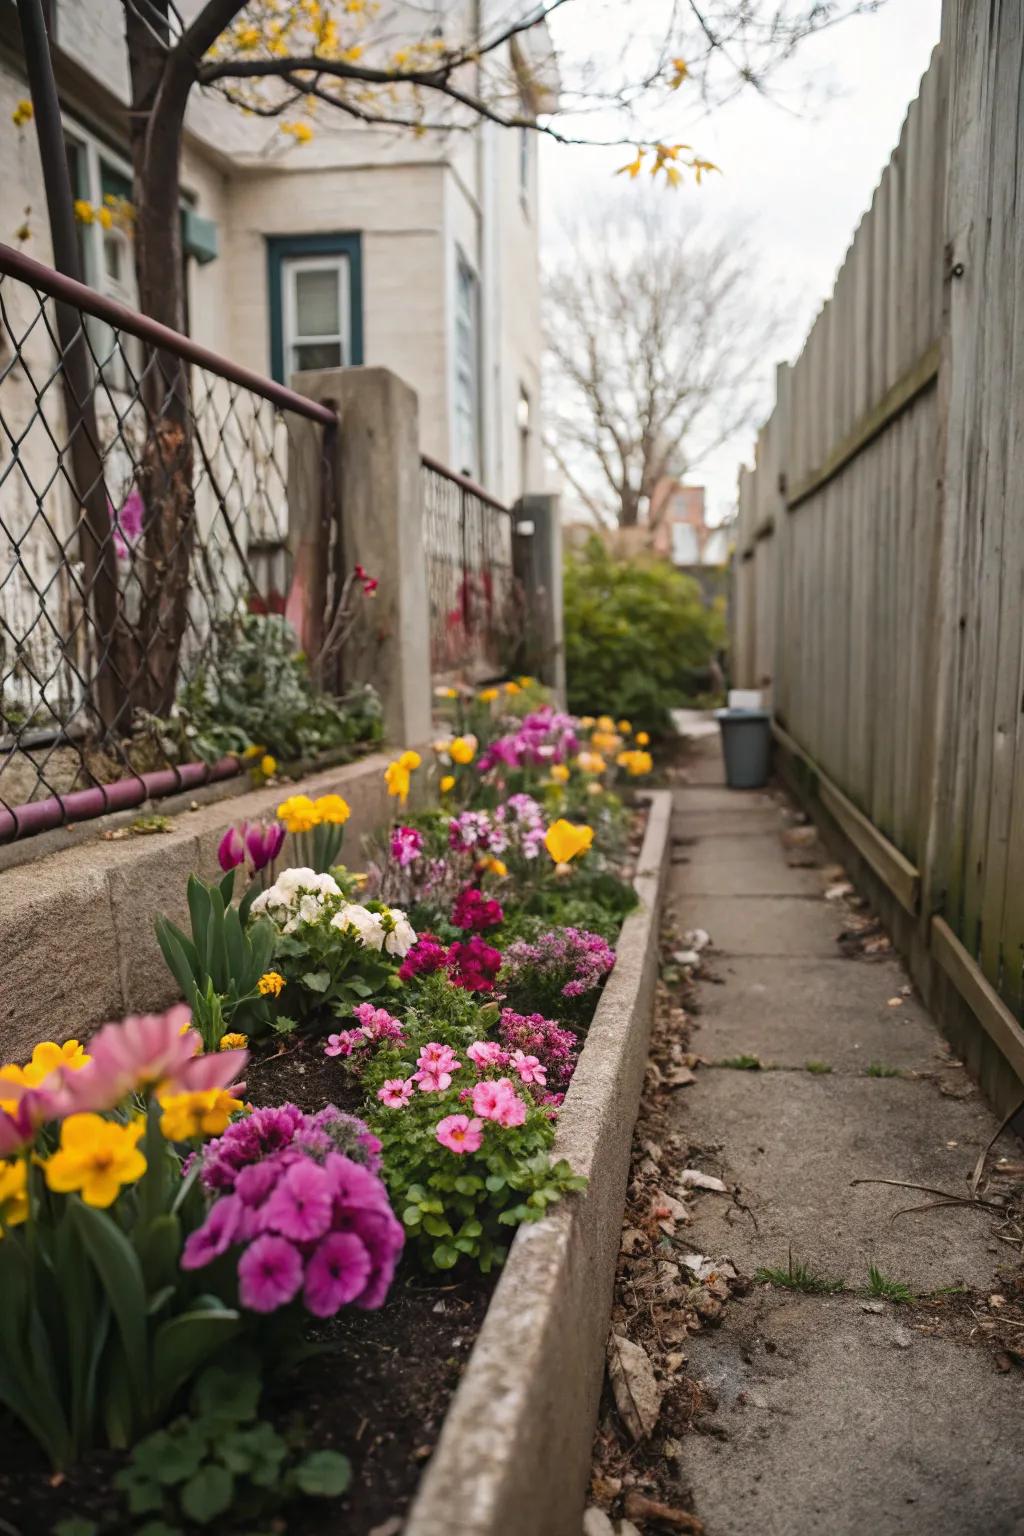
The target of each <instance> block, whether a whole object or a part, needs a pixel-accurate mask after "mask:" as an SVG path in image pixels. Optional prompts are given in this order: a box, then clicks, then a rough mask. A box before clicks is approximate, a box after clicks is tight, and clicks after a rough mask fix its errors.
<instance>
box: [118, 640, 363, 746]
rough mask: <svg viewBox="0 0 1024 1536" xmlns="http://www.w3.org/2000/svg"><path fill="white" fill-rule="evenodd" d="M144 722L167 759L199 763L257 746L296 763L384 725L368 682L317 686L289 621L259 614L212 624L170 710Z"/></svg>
mask: <svg viewBox="0 0 1024 1536" xmlns="http://www.w3.org/2000/svg"><path fill="white" fill-rule="evenodd" d="M147 724H148V726H149V728H150V729H151V730H152V731H154V732H155V733H156V734H157V735H158V737H159V739H160V744H161V746H162V748H163V750H164V752H165V753H166V754H167V755H168V756H169V757H170V758H171V759H172V760H178V761H185V760H187V759H192V758H196V757H198V758H200V759H201V760H202V761H203V762H215V761H216V759H217V758H219V757H223V756H224V755H225V753H236V754H241V753H243V752H244V751H245V750H246V748H248V747H256V746H258V747H260V748H261V749H262V750H263V751H266V752H271V753H273V754H274V756H275V757H278V758H281V759H283V760H284V761H286V762H295V761H299V760H301V759H306V758H311V757H314V756H315V755H316V754H317V753H318V752H323V751H325V750H327V749H328V748H332V747H339V746H345V745H347V744H349V743H353V744H354V743H357V742H374V741H379V740H380V739H381V736H382V732H383V726H382V716H381V707H380V700H379V699H378V698H377V695H376V694H375V693H374V692H373V691H372V689H363V690H360V691H359V692H357V693H354V694H352V695H350V696H349V697H348V698H345V699H334V698H330V697H329V696H328V695H327V694H324V693H319V692H318V691H317V690H316V689H315V688H314V687H313V683H312V680H311V678H310V675H309V665H308V662H307V660H306V658H305V656H304V655H303V654H302V653H301V652H300V651H299V650H298V647H297V642H296V638H295V633H294V631H293V630H292V628H291V626H290V625H289V624H288V622H287V621H286V620H285V619H284V618H283V617H282V616H281V615H280V614H257V613H246V614H242V615H241V616H240V617H236V618H232V619H228V620H224V621H223V622H222V623H220V624H218V625H217V626H216V627H215V629H214V633H213V637H212V648H211V652H210V655H209V657H208V658H207V659H206V660H205V661H204V663H203V665H201V666H200V667H199V668H198V669H197V670H196V672H195V674H194V675H193V677H192V678H191V679H190V681H189V682H188V683H186V684H185V686H184V688H183V689H182V691H181V694H180V695H179V697H178V700H177V703H176V705H175V709H174V713H173V715H172V717H171V718H170V719H169V720H150V721H148V722H147Z"/></svg>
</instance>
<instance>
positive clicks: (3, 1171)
mask: <svg viewBox="0 0 1024 1536" xmlns="http://www.w3.org/2000/svg"><path fill="white" fill-rule="evenodd" d="M27 1216H28V1166H27V1164H26V1162H25V1159H24V1158H23V1157H18V1158H9V1159H5V1160H4V1161H3V1162H0V1237H2V1236H3V1232H4V1228H5V1227H16V1226H18V1225H19V1224H20V1223H21V1222H23V1221H24V1220H25V1219H26V1217H27Z"/></svg>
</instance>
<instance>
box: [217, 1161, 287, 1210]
mask: <svg viewBox="0 0 1024 1536" xmlns="http://www.w3.org/2000/svg"><path fill="white" fill-rule="evenodd" d="M280 1177H281V1169H280V1167H279V1166H278V1165H277V1164H276V1163H273V1162H270V1161H267V1162H264V1163H250V1164H249V1166H248V1168H243V1169H242V1171H241V1173H240V1174H239V1175H238V1177H237V1179H236V1180H235V1194H236V1195H237V1196H238V1198H239V1200H241V1202H242V1204H243V1205H248V1206H253V1207H257V1206H261V1205H262V1204H263V1202H264V1200H266V1198H267V1196H268V1195H269V1194H270V1191H271V1190H272V1189H273V1188H274V1186H275V1184H276V1183H277V1181H278V1179H279V1178H280ZM219 1204H221V1205H223V1204H224V1201H223V1200H222V1201H220V1202H219ZM216 1208H217V1207H216V1206H214V1210H216Z"/></svg>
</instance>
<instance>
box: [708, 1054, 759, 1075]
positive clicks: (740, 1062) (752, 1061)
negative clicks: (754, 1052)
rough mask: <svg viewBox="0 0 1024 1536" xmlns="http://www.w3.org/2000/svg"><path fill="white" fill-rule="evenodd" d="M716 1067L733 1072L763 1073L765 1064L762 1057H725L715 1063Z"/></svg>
mask: <svg viewBox="0 0 1024 1536" xmlns="http://www.w3.org/2000/svg"><path fill="white" fill-rule="evenodd" d="M715 1066H716V1067H728V1068H729V1069H730V1071H732V1072H763V1071H764V1062H763V1061H762V1060H761V1058H760V1056H724V1057H723V1058H722V1060H721V1061H716V1062H715Z"/></svg>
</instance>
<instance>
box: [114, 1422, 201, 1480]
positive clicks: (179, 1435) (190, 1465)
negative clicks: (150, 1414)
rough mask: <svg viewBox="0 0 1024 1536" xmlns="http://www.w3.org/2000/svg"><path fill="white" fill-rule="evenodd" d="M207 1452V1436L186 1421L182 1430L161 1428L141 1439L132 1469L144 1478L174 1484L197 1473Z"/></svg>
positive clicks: (133, 1454) (134, 1453) (133, 1457)
mask: <svg viewBox="0 0 1024 1536" xmlns="http://www.w3.org/2000/svg"><path fill="white" fill-rule="evenodd" d="M205 1455H206V1437H205V1436H204V1435H203V1434H201V1433H200V1431H199V1429H198V1428H197V1427H196V1426H195V1425H194V1424H189V1423H187V1421H186V1423H185V1427H184V1428H183V1429H180V1430H179V1429H178V1428H175V1429H174V1430H168V1429H159V1430H157V1432H156V1434H155V1435H149V1436H147V1438H146V1439H145V1440H142V1441H140V1442H139V1444H138V1445H137V1446H136V1447H135V1450H134V1451H133V1453H132V1468H131V1470H132V1471H134V1472H135V1473H137V1474H140V1475H141V1479H145V1480H148V1481H149V1482H153V1483H165V1484H167V1485H168V1486H173V1485H174V1484H175V1483H183V1482H184V1481H185V1480H186V1478H189V1477H191V1476H192V1475H193V1473H195V1472H197V1471H198V1470H199V1468H200V1467H201V1466H202V1464H203V1458H204V1457H205Z"/></svg>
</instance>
